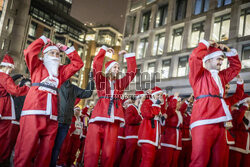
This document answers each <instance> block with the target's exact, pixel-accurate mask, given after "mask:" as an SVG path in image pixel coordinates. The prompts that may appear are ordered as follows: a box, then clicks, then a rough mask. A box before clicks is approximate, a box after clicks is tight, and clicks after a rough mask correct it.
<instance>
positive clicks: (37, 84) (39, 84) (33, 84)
mask: <svg viewBox="0 0 250 167" xmlns="http://www.w3.org/2000/svg"><path fill="white" fill-rule="evenodd" d="M31 86H42V87H45V88H50V89H52V90H55V91H56V92H58V89H57V88H56V87H54V86H50V85H46V84H43V83H32V85H31Z"/></svg>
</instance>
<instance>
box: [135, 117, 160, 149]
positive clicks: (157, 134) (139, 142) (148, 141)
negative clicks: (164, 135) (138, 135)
mask: <svg viewBox="0 0 250 167" xmlns="http://www.w3.org/2000/svg"><path fill="white" fill-rule="evenodd" d="M158 124H159V123H158V122H157V123H156V137H155V142H153V141H151V140H147V139H142V140H138V142H137V143H138V145H139V146H141V143H149V144H152V145H154V146H156V147H157V146H158V142H159V141H158V140H159V127H158V126H159V125H158Z"/></svg>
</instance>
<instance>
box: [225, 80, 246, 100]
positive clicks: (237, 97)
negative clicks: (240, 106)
mask: <svg viewBox="0 0 250 167" xmlns="http://www.w3.org/2000/svg"><path fill="white" fill-rule="evenodd" d="M243 95H244V84H243V82H242V83H240V82H237V88H236V91H235V93H234V94H233V95H232V96H230V97H227V98H226V99H225V100H226V101H228V102H229V104H230V105H234V104H235V103H237V102H238V101H240V100H241V98H242V97H243Z"/></svg>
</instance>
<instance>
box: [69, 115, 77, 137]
mask: <svg viewBox="0 0 250 167" xmlns="http://www.w3.org/2000/svg"><path fill="white" fill-rule="evenodd" d="M75 121H76V117H75V116H73V118H72V121H71V125H70V128H69V133H70V134H72V133H73V132H74V131H75V130H76V126H75Z"/></svg>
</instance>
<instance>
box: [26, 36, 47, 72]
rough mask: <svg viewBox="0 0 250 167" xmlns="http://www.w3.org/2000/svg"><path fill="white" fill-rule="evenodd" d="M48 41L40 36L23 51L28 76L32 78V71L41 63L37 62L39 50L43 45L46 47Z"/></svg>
mask: <svg viewBox="0 0 250 167" xmlns="http://www.w3.org/2000/svg"><path fill="white" fill-rule="evenodd" d="M47 42H48V39H47V38H46V37H45V36H41V37H40V38H38V39H36V40H35V41H34V42H32V43H31V44H30V45H29V46H28V47H27V49H25V50H24V56H25V61H26V65H27V67H28V69H29V72H30V75H31V76H32V74H33V71H34V69H35V68H36V67H37V66H38V65H40V64H42V61H41V60H39V58H38V55H39V53H40V52H41V49H42V47H43V46H44V45H46V44H47Z"/></svg>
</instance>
